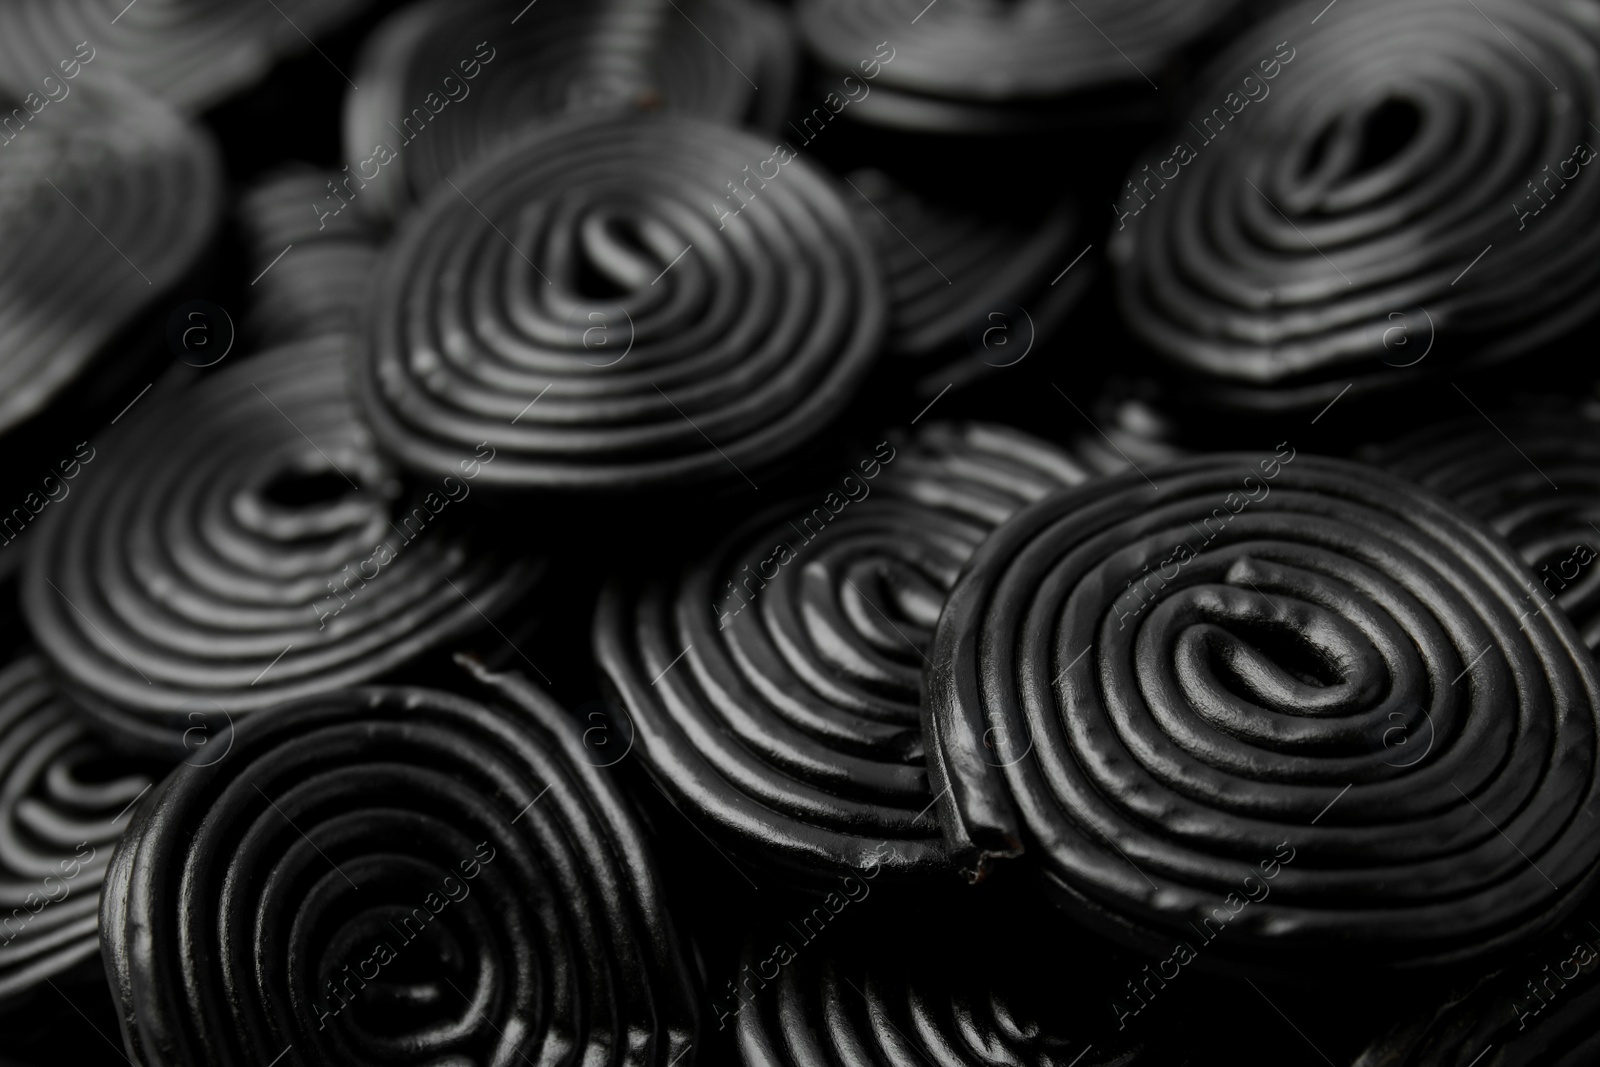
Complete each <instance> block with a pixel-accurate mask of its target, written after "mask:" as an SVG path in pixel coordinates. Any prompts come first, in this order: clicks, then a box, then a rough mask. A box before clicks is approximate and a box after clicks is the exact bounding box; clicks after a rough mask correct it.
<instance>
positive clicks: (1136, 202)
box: [1110, 0, 1600, 412]
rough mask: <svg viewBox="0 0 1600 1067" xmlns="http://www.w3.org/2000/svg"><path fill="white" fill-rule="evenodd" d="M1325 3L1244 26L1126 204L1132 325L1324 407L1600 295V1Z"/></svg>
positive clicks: (1214, 395) (1122, 258) (1223, 376)
mask: <svg viewBox="0 0 1600 1067" xmlns="http://www.w3.org/2000/svg"><path fill="white" fill-rule="evenodd" d="M1323 6H1324V5H1321V4H1318V3H1316V2H1315V0H1311V2H1308V3H1300V4H1294V5H1290V6H1287V7H1286V8H1285V9H1284V10H1282V11H1281V12H1280V13H1278V14H1277V15H1276V16H1275V17H1273V18H1271V19H1268V20H1266V21H1263V22H1262V23H1260V24H1259V25H1257V26H1256V27H1254V28H1253V29H1251V30H1250V31H1249V32H1247V33H1246V34H1244V35H1243V36H1241V37H1239V38H1238V39H1237V40H1236V41H1235V42H1234V43H1233V44H1232V45H1231V46H1230V47H1229V49H1228V51H1227V52H1226V53H1224V54H1223V55H1222V56H1220V57H1219V58H1218V59H1217V60H1216V61H1215V62H1214V64H1213V65H1212V66H1211V67H1210V68H1209V72H1208V73H1207V74H1206V75H1204V76H1203V77H1202V78H1201V79H1200V81H1199V84H1198V85H1197V86H1196V87H1195V88H1194V89H1192V90H1191V91H1189V92H1188V94H1187V97H1186V99H1188V100H1190V101H1192V102H1191V103H1190V104H1189V105H1188V114H1186V115H1185V116H1184V121H1181V122H1175V123H1174V124H1173V126H1172V128H1171V129H1170V130H1169V131H1168V132H1167V133H1166V134H1165V135H1163V136H1161V137H1160V138H1158V139H1157V140H1156V141H1155V142H1154V143H1153V144H1152V145H1151V146H1150V148H1149V150H1148V151H1147V152H1145V153H1144V154H1143V155H1142V156H1141V157H1140V158H1139V159H1138V161H1137V163H1136V164H1135V166H1134V167H1133V169H1132V172H1131V173H1130V175H1129V180H1128V182H1127V183H1126V184H1125V185H1124V186H1123V189H1122V190H1121V191H1120V194H1119V199H1118V200H1117V201H1116V203H1115V205H1114V206H1113V207H1112V214H1113V216H1114V217H1115V221H1114V225H1113V230H1114V232H1113V234H1112V240H1111V247H1110V256H1111V259H1112V262H1113V264H1114V265H1115V266H1116V268H1117V273H1118V283H1119V286H1118V288H1119V293H1120V298H1121V304H1122V307H1123V310H1124V313H1125V315H1124V317H1125V319H1126V321H1127V323H1128V325H1129V327H1130V328H1131V329H1132V330H1133V331H1134V333H1135V334H1137V335H1138V336H1139V337H1141V338H1142V339H1143V340H1144V341H1146V342H1147V343H1148V344H1150V345H1151V346H1152V347H1153V348H1155V349H1156V350H1157V351H1158V352H1159V353H1160V354H1162V355H1163V356H1165V357H1166V358H1167V359H1168V360H1170V361H1171V362H1172V363H1173V364H1174V365H1175V366H1176V367H1177V368H1179V369H1180V370H1182V371H1184V372H1187V373H1188V374H1189V375H1191V376H1193V378H1194V379H1195V380H1196V381H1197V382H1199V383H1200V384H1201V385H1202V386H1203V388H1204V396H1205V398H1206V399H1207V400H1208V401H1209V402H1210V403H1212V404H1213V405H1221V406H1226V407H1231V408H1243V409H1254V410H1269V411H1286V410H1303V411H1310V412H1315V411H1317V410H1318V409H1320V408H1322V407H1324V406H1325V405H1326V404H1328V403H1329V402H1331V401H1332V400H1333V399H1334V397H1336V396H1337V395H1339V394H1340V393H1341V392H1343V391H1344V389H1345V388H1346V386H1351V387H1352V388H1353V395H1360V394H1361V393H1363V392H1369V391H1374V390H1387V389H1394V388H1398V387H1402V386H1405V385H1408V384H1415V383H1417V382H1419V381H1421V380H1424V379H1427V378H1437V377H1440V376H1442V375H1444V374H1446V373H1448V372H1450V371H1453V370H1459V369H1461V368H1465V367H1477V366H1481V365H1484V364H1488V363H1494V362H1498V361H1503V360H1508V359H1512V358H1514V357H1517V356H1520V355H1523V354H1525V353H1530V352H1533V351H1534V350H1536V349H1537V348H1538V347H1539V346H1540V345H1541V344H1543V343H1546V342H1548V341H1550V340H1551V339H1554V338H1558V337H1560V336H1562V335H1563V334H1565V333H1567V332H1569V331H1571V330H1572V329H1573V327H1575V326H1577V325H1578V324H1580V323H1581V322H1583V321H1584V320H1585V319H1587V318H1589V317H1590V316H1592V315H1593V314H1594V313H1595V311H1596V310H1597V309H1600V296H1597V295H1596V294H1597V293H1600V289H1597V287H1596V284H1595V282H1596V280H1597V278H1600V255H1597V252H1600V182H1594V181H1591V180H1588V179H1589V177H1590V175H1589V174H1587V173H1584V169H1585V168H1586V167H1587V165H1588V163H1589V162H1590V161H1591V160H1592V159H1593V158H1594V148H1593V141H1592V139H1593V138H1594V136H1595V133H1594V131H1593V130H1592V129H1590V128H1589V126H1588V125H1587V121H1588V119H1589V117H1591V116H1593V115H1594V114H1596V113H1597V112H1600V78H1597V77H1596V75H1595V71H1596V70H1597V69H1600V4H1596V3H1594V2H1593V0H1570V2H1569V0H1492V2H1488V3H1476V4H1458V3H1456V2H1455V0H1407V2H1405V3H1394V2H1391V0H1340V3H1338V4H1337V5H1336V6H1335V7H1333V8H1331V9H1328V10H1326V11H1325V12H1323V13H1322V14H1321V15H1320V16H1318V10H1317V9H1318V8H1319V7H1323ZM1313 20H1315V24H1314V25H1313Z"/></svg>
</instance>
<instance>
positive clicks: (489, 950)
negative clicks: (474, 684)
mask: <svg viewBox="0 0 1600 1067" xmlns="http://www.w3.org/2000/svg"><path fill="white" fill-rule="evenodd" d="M491 681H492V682H493V684H494V685H495V687H496V688H497V689H498V690H499V692H498V694H497V697H496V699H493V700H491V701H489V702H487V703H480V702H478V701H475V700H468V699H464V698H462V697H458V696H453V695H450V694H447V693H442V692H436V691H431V690H426V689H414V688H374V689H356V690H346V691H341V692H337V693H329V694H324V695H322V696H316V697H309V698H306V699H304V700H301V701H297V702H294V703H291V704H288V705H285V706H283V707H282V708H279V709H277V710H276V711H275V712H274V713H273V714H271V715H264V716H258V717H257V718H254V719H252V720H250V721H249V722H247V723H245V724H243V725H241V726H240V727H239V729H238V731H237V733H236V735H235V743H234V746H233V750H232V751H231V752H230V753H229V754H228V756H227V757H226V758H225V759H223V760H221V761H219V762H217V763H214V764H211V765H209V766H206V767H185V768H182V769H180V770H179V771H178V772H176V773H174V774H173V775H172V776H171V777H169V778H168V779H167V780H166V781H165V782H163V783H162V785H161V786H160V787H159V788H158V789H157V790H155V791H153V792H152V793H151V795H150V796H149V797H148V798H146V800H145V802H144V803H143V804H142V805H141V807H140V808H139V810H138V813H137V814H136V815H135V816H134V820H133V823H132V825H131V826H130V827H129V828H128V832H127V835H126V836H125V838H124V840H123V843H122V845H121V846H119V848H118V849H117V853H116V856H115V857H114V859H113V860H112V865H111V870H110V872H109V875H108V877H107V881H106V888H105V892H104V895H103V902H102V906H101V923H102V929H103V931H104V939H105V946H106V960H107V971H108V973H109V974H110V976H111V979H112V985H113V987H114V991H115V992H116V993H117V995H118V996H119V998H120V1000H121V1004H122V1027H123V1039H124V1043H125V1044H126V1046H127V1048H128V1051H129V1053H130V1054H131V1056H132V1057H133V1060H134V1062H136V1063H138V1064H140V1065H141V1067H154V1065H156V1064H188V1063H199V1062H205V1063H214V1064H244V1063H267V1062H269V1061H272V1060H273V1058H274V1057H281V1058H282V1059H281V1063H282V1064H286V1065H290V1064H344V1063H396V1062H406V1063H410V1062H417V1063H420V1062H429V1063H443V1062H451V1063H458V1062H460V1063H464V1062H474V1063H519V1062H522V1061H523V1060H524V1059H526V1060H527V1062H529V1063H535V1062H539V1063H557V1062H582V1063H595V1064H624V1063H627V1064H650V1065H655V1067H667V1065H668V1064H671V1063H673V1062H682V1063H688V1062H690V1059H688V1058H686V1059H683V1060H681V1061H680V1060H679V1057H680V1056H684V1055H685V1054H686V1053H688V1052H689V1051H690V1048H691V1046H692V1045H693V1044H694V1043H695V1039H696V1032H695V1031H696V1019H697V1014H698V1010H697V1002H696V996H695V992H694V985H693V982H692V980H691V975H690V972H689V969H688V967H687V966H686V965H685V961H684V958H683V957H682V955H681V954H680V950H679V946H678V942H677V939H676V935H675V933H674V930H673V927H672V923H671V922H670V920H669V918H668V916H667V914H666V912H665V911H664V910H663V909H662V903H661V891H660V887H659V885H658V883H657V876H656V873H655V870H654V867H653V861H652V859H651V856H650V852H649V849H648V847H647V845H646V842H645V840H644V838H643V836H642V834H641V831H640V827H639V825H638V824H637V822H636V821H635V817H634V816H633V814H632V813H631V812H630V811H629V810H628V807H627V805H626V803H625V801H624V799H623V797H622V795H621V793H620V792H619V791H618V789H617V787H616V786H615V784H614V779H613V778H612V777H611V776H610V775H609V774H608V773H607V772H606V771H604V770H601V769H599V768H598V767H596V766H594V762H595V761H594V759H593V758H592V757H593V750H592V749H590V748H589V747H588V746H586V745H585V744H584V742H583V740H582V738H581V736H580V735H581V733H582V727H581V725H580V724H578V723H577V721H576V720H575V719H573V718H572V717H571V716H569V715H568V714H567V713H566V712H565V711H563V710H562V709H561V708H559V707H557V706H556V705H555V704H553V703H552V702H551V701H550V700H549V699H548V698H546V697H544V696H543V695H542V694H540V693H538V692H536V691H534V690H533V689H532V687H531V686H529V685H528V684H527V683H526V682H523V681H521V680H520V679H517V678H513V677H509V676H504V677H499V678H498V679H495V678H491Z"/></svg>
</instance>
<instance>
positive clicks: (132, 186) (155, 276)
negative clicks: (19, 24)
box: [0, 30, 222, 434]
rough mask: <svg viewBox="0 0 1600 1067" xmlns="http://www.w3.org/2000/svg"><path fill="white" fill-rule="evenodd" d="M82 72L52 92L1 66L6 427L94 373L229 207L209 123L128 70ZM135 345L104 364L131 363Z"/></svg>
mask: <svg viewBox="0 0 1600 1067" xmlns="http://www.w3.org/2000/svg"><path fill="white" fill-rule="evenodd" d="M4 39H6V34H5V33H4V31H3V30H0V40H4ZM66 55H68V56H70V55H71V52H70V51H69V52H67V53H66ZM78 75H79V76H77V77H75V78H62V79H57V78H51V79H50V82H51V85H53V86H54V89H52V90H49V96H50V98H49V99H46V96H45V92H46V90H47V89H48V87H47V86H43V85H40V86H32V85H31V84H29V85H27V86H24V87H22V88H18V87H17V86H15V85H12V84H11V83H9V82H8V81H6V80H5V79H0V114H5V115H8V116H11V117H10V118H8V119H7V120H6V123H7V125H6V127H5V130H4V133H3V134H0V136H3V137H4V139H5V140H4V142H3V143H0V336H4V338H5V341H4V343H3V344H0V434H4V433H7V432H9V431H12V430H14V429H16V428H17V427H18V426H19V425H20V424H21V423H23V422H25V421H27V420H29V419H30V418H33V417H34V416H36V415H38V414H39V413H40V412H41V411H42V410H43V409H45V408H46V407H47V406H48V405H49V404H50V403H51V402H52V400H54V399H56V398H57V397H58V396H59V395H60V394H61V393H62V392H63V391H64V390H66V389H67V388H68V387H69V386H70V385H72V384H74V383H75V382H77V381H79V380H81V379H82V378H84V377H85V371H86V370H87V369H88V368H89V367H90V365H91V364H92V363H93V362H95V361H96V358H97V357H99V356H101V355H102V354H104V352H105V349H106V346H107V345H108V344H109V343H110V342H111V341H113V340H114V339H116V338H117V337H118V336H119V332H120V331H122V330H123V329H124V328H125V327H127V326H129V324H130V323H131V322H132V320H134V319H135V318H136V317H137V316H138V315H139V313H140V312H142V311H144V310H145V309H146V308H147V307H148V306H149V305H150V304H151V303H152V302H153V301H155V300H157V299H159V298H160V297H161V296H162V295H163V293H164V291H165V290H167V289H168V288H170V287H171V286H172V285H173V284H174V283H176V282H178V281H179V280H180V279H181V278H182V277H183V276H184V275H185V274H186V273H187V272H188V271H189V269H190V268H191V267H192V266H193V265H194V263H195V261H196V259H197V258H198V257H199V255H200V253H201V252H202V251H203V250H204V249H205V247H206V245H207V243H208V242H209V240H210V238H211V235H212V233H213V231H214V229H215V227H216V223H217V219H218V217H219V215H220V213H221V208H222V175H221V170H220V167H219V165H218V160H217V155H216V151H215V149H214V148H213V147H212V144H211V142H210V141H209V140H208V139H207V138H206V137H205V136H204V135H203V134H201V133H200V132H199V131H198V130H197V129H196V128H195V127H193V126H191V125H189V124H188V123H186V122H184V121H183V120H182V119H181V118H180V117H179V116H178V115H177V114H175V113H174V112H173V111H172V110H170V109H169V108H168V107H166V106H165V105H163V104H161V103H159V102H158V101H155V100H152V99H149V98H147V97H145V96H143V95H142V94H140V93H138V92H135V91H133V90H132V89H131V88H130V87H128V86H126V85H124V84H120V83H117V82H114V81H112V80H110V79H106V78H101V77H98V76H97V75H96V74H95V73H94V72H91V71H89V70H80V71H79V72H78ZM128 357H129V354H128V353H119V356H118V358H114V359H108V360H106V361H104V363H103V369H102V373H103V374H104V375H108V376H111V377H113V378H120V377H126V368H125V367H123V366H122V364H126V363H128V362H129V361H130V360H129V358H128ZM114 410H115V409H113V411H114Z"/></svg>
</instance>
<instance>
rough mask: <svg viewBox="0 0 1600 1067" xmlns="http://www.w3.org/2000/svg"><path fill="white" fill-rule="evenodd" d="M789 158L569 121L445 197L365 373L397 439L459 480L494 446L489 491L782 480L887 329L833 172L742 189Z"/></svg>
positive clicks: (684, 122)
mask: <svg viewBox="0 0 1600 1067" xmlns="http://www.w3.org/2000/svg"><path fill="white" fill-rule="evenodd" d="M770 152H771V149H769V148H768V147H766V146H764V145H763V144H762V143H761V142H759V141H757V140H755V139H754V138H753V137H751V136H749V135H748V134H744V133H740V132H738V131H735V130H729V129H725V128H723V127H720V126H715V125H712V124H710V123H707V122H702V121H700V120H695V119H685V118H676V117H669V116H655V117H642V118H609V119H583V118H578V119H567V120H563V121H561V122H559V123H550V124H546V125H544V126H541V127H540V128H539V129H538V130H537V131H536V132H534V133H533V134H531V135H530V136H528V137H527V138H526V139H524V140H522V141H520V142H518V143H517V144H516V145H514V146H512V147H511V148H509V149H507V150H505V151H504V152H502V153H500V154H499V155H497V156H495V157H493V158H492V159H489V160H486V161H484V163H483V164H482V165H481V166H479V167H478V168H477V169H475V170H473V171H471V172H469V173H465V174H461V175H458V176H457V178H456V180H455V187H453V188H452V187H451V186H449V185H446V186H442V187H440V188H439V189H437V190H436V191H435V193H434V194H433V196H432V197H431V198H430V199H429V201H428V202H427V204H426V205H424V207H423V208H422V210H421V211H420V212H419V213H418V214H417V215H414V216H412V217H411V218H410V219H409V220H408V223H407V224H406V225H405V226H404V227H402V229H401V233H400V236H399V238H398V240H397V242H396V247H395V248H394V249H393V251H392V252H391V253H390V254H388V255H386V257H385V262H384V264H383V269H382V271H381V272H380V274H379V276H378V278H377V284H376V286H375V288H374V291H373V295H372V301H373V305H372V307H371V311H370V319H369V323H368V329H367V336H366V346H365V348H364V350H363V351H362V352H361V353H360V358H359V359H358V360H357V361H356V368H355V377H356V380H357V390H358V394H357V395H358V399H359V401H360V403H361V407H362V413H363V415H365V416H366V418H367V420H368V421H369V422H370V423H371V425H372V427H373V430H374V432H375V434H376V436H377V440H378V443H379V445H380V446H382V447H384V448H385V449H387V450H388V451H390V452H391V453H393V454H394V455H395V456H396V457H398V459H399V461H400V462H401V463H402V464H403V465H405V466H407V467H409V468H411V469H412V470H415V471H418V472H421V473H423V474H425V475H429V476H435V477H436V476H438V475H439V474H442V473H448V472H450V471H452V470H454V468H455V463H456V457H457V454H458V453H459V452H461V451H462V450H463V449H467V450H468V451H470V450H471V449H472V448H473V447H476V446H477V445H478V443H480V442H484V443H487V444H488V445H489V446H490V447H493V448H494V449H496V450H497V454H498V458H497V459H496V460H495V463H494V465H493V466H492V467H487V466H486V467H485V468H484V472H483V478H482V484H488V485H492V486H495V487H497V488H500V489H503V490H507V491H512V490H541V489H542V490H562V491H570V492H583V493H616V492H622V491H630V490H632V491H637V490H643V489H661V488H666V487H668V486H673V487H679V486H684V485H691V484H695V485H715V486H740V487H743V486H744V485H745V484H746V483H747V482H748V483H749V484H752V485H755V484H758V483H757V482H756V481H755V480H754V479H755V478H757V477H758V476H759V473H760V472H761V471H763V470H764V469H766V468H768V467H769V466H770V465H773V464H775V463H778V462H780V461H783V460H785V459H787V458H789V457H791V456H792V455H793V454H795V453H796V452H797V451H798V450H800V449H802V448H804V447H805V445H806V444H807V443H809V442H810V441H812V440H813V439H815V438H816V437H817V436H818V435H819V434H820V433H822V432H823V431H824V430H826V428H827V426H828V424H829V422H830V420H831V419H833V418H834V417H835V416H837V415H838V413H839V411H840V409H841V406H842V405H843V404H844V403H845V402H846V401H847V400H848V399H849V398H850V397H851V395H852V394H853V393H854V391H855V390H856V388H857V386H858V385H859V384H860V382H861V380H862V378H863V377H864V376H865V374H866V372H867V371H868V369H869V367H870V365H871V363H872V360H873V358H874V357H875V356H876V354H877V350H878V347H879V345H880V343H881V341H882V338H883V333H884V326H885V314H884V310H883V305H884V303H885V301H884V299H883V283H882V281H881V280H880V278H879V276H878V271H877V266H876V264H875V263H874V261H873V259H872V256H871V253H870V250H869V249H868V247H867V245H866V243H865V242H864V241H863V240H862V238H861V237H859V236H858V235H857V234H856V233H855V232H854V226H853V224H852V222H851V216H850V214H849V211H848V209H846V207H845V206H844V204H843V202H842V201H841V200H840V198H839V194H838V192H837V190H836V188H835V186H834V185H833V183H832V180H831V179H829V178H827V177H825V176H824V175H823V174H822V173H821V172H819V171H817V170H815V169H814V168H813V167H812V166H811V165H810V164H809V163H807V162H806V161H804V160H800V159H793V158H791V159H789V160H788V161H787V162H785V163H783V164H781V165H780V164H777V163H773V165H774V166H775V167H777V166H781V173H779V175H778V177H776V178H773V179H772V180H770V181H768V182H766V183H765V185H764V187H763V186H761V185H760V184H758V183H760V181H761V179H760V178H759V177H752V178H745V179H742V180H744V181H746V182H747V183H748V189H749V195H750V199H748V200H741V199H740V198H739V197H735V196H733V194H730V193H728V192H727V190H726V189H725V188H724V182H730V181H733V180H734V179H735V178H737V177H741V173H742V171H741V168H746V167H754V166H756V165H757V164H759V163H760V162H762V158H763V157H767V156H769V154H770ZM769 161H770V159H769ZM751 173H752V174H754V171H752V172H751ZM725 197H726V198H728V199H724V198H725ZM741 204H742V205H743V206H742V207H740V205H741Z"/></svg>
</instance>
